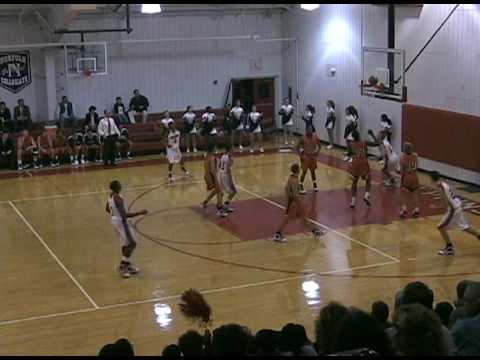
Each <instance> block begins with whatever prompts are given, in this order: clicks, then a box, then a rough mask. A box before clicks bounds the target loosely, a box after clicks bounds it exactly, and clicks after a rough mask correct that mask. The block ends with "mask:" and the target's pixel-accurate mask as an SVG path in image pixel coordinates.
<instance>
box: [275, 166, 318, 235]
mask: <svg viewBox="0 0 480 360" xmlns="http://www.w3.org/2000/svg"><path fill="white" fill-rule="evenodd" d="M290 169H291V172H292V173H291V174H290V177H289V178H288V181H287V184H286V185H285V194H286V196H287V208H286V210H285V217H284V219H283V221H282V223H281V224H280V227H279V229H278V231H277V232H275V235H274V237H273V240H274V241H277V242H282V243H284V242H286V241H287V238H286V237H285V236H283V234H282V233H283V230H284V229H285V228H286V226H287V225H288V223H289V222H291V221H293V220H296V219H298V218H300V220H301V221H302V223H303V225H304V226H305V227H306V228H307V229H309V230H310V231H311V232H312V234H313V235H314V237H315V238H317V237H319V236H321V235H323V234H325V231H321V230H319V229H318V228H316V227H315V226H313V225H312V224H310V222H309V221H308V220H307V215H306V211H305V207H304V206H303V203H302V199H301V198H300V193H299V191H298V190H299V183H298V174H299V172H300V166H299V165H298V164H293V165H292V166H291V168H290Z"/></svg>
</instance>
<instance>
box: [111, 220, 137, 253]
mask: <svg viewBox="0 0 480 360" xmlns="http://www.w3.org/2000/svg"><path fill="white" fill-rule="evenodd" d="M112 226H113V229H114V230H115V233H116V234H117V238H118V241H119V242H120V246H127V245H129V244H130V241H129V237H128V235H127V231H126V229H125V225H124V224H123V222H122V220H114V219H112ZM127 226H128V230H129V232H130V235H131V236H132V237H133V240H134V241H135V235H134V233H133V228H132V226H131V225H130V223H129V222H128V225H127Z"/></svg>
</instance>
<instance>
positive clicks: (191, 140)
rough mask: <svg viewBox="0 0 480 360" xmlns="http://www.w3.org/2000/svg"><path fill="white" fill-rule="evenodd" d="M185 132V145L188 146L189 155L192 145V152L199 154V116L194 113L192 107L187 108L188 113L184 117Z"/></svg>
mask: <svg viewBox="0 0 480 360" xmlns="http://www.w3.org/2000/svg"><path fill="white" fill-rule="evenodd" d="M182 119H183V132H184V134H185V143H186V145H187V153H189V152H190V145H191V146H192V151H193V152H194V153H196V152H197V115H195V113H194V112H193V108H192V106H191V105H189V106H187V111H186V112H185V114H183V116H182Z"/></svg>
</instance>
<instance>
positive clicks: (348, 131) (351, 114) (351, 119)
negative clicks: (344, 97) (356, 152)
mask: <svg viewBox="0 0 480 360" xmlns="http://www.w3.org/2000/svg"><path fill="white" fill-rule="evenodd" d="M345 121H346V125H345V131H344V133H343V138H344V139H345V141H346V143H347V153H346V154H345V158H344V159H343V161H351V159H352V155H353V152H352V141H353V137H352V133H353V132H354V131H355V130H357V129H358V112H357V109H356V108H355V107H354V106H353V105H349V106H347V107H346V108H345Z"/></svg>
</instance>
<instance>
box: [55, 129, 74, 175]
mask: <svg viewBox="0 0 480 360" xmlns="http://www.w3.org/2000/svg"><path fill="white" fill-rule="evenodd" d="M53 148H54V151H55V156H54V163H55V166H59V165H60V159H62V158H63V157H64V156H65V155H67V156H69V157H70V162H71V163H73V153H72V151H71V148H70V147H69V146H68V144H67V140H66V139H65V135H63V131H62V129H58V130H57V135H56V136H55V138H54V139H53Z"/></svg>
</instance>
